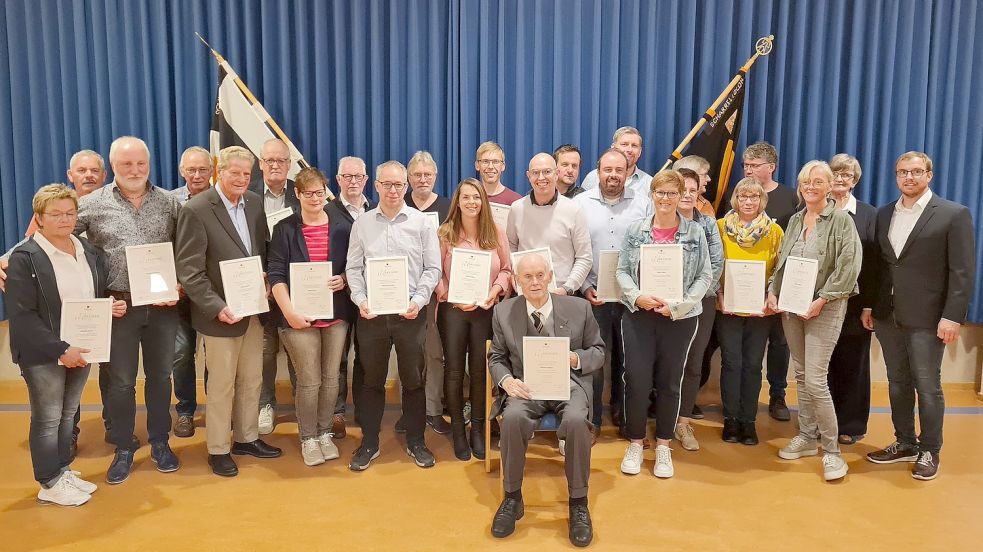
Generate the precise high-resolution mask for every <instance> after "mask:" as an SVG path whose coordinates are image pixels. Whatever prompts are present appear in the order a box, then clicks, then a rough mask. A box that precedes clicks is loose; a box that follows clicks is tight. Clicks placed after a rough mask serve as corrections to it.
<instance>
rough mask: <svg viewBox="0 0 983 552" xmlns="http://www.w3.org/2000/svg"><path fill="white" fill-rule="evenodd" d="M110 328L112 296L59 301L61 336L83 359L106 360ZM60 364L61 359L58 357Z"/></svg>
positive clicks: (111, 328)
mask: <svg viewBox="0 0 983 552" xmlns="http://www.w3.org/2000/svg"><path fill="white" fill-rule="evenodd" d="M112 330H113V300H112V299H109V298H106V299H65V300H64V301H62V302H61V336H60V337H61V340H62V341H64V342H66V343H68V344H69V345H71V346H72V347H80V348H82V349H89V352H88V353H82V358H84V359H85V360H86V361H87V362H109V343H110V337H111V336H112ZM58 364H60V365H61V361H60V360H59V361H58Z"/></svg>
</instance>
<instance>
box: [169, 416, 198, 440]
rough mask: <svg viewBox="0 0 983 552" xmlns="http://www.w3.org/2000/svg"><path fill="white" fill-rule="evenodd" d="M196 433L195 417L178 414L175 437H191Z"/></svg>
mask: <svg viewBox="0 0 983 552" xmlns="http://www.w3.org/2000/svg"><path fill="white" fill-rule="evenodd" d="M194 434H195V419H194V417H192V416H178V417H177V421H176V422H174V436H175V437H191V436H192V435H194Z"/></svg>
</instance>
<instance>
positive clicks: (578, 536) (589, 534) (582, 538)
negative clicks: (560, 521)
mask: <svg viewBox="0 0 983 552" xmlns="http://www.w3.org/2000/svg"><path fill="white" fill-rule="evenodd" d="M568 523H569V524H570V542H571V543H573V545H574V546H580V547H584V546H587V545H588V544H590V541H591V540H593V539H594V527H593V526H592V525H591V522H590V512H589V511H588V510H587V505H586V504H578V505H577V506H571V507H570V520H569V522H568Z"/></svg>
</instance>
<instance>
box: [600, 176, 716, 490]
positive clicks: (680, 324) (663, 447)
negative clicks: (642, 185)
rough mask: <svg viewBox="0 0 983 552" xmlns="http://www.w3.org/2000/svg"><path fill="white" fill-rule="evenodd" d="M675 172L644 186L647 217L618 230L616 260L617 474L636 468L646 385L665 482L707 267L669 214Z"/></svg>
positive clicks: (699, 238) (703, 250) (686, 226)
mask: <svg viewBox="0 0 983 552" xmlns="http://www.w3.org/2000/svg"><path fill="white" fill-rule="evenodd" d="M685 189H686V188H685V182H684V180H683V177H682V175H681V174H679V172H677V171H671V170H670V171H662V172H660V173H658V174H656V175H655V176H654V177H653V178H652V182H651V184H650V186H649V190H650V192H651V197H652V204H653V206H654V211H655V214H654V215H653V216H651V217H648V216H646V217H645V218H642V219H639V220H637V221H635V222H633V223H632V224H631V225H630V226H629V227H628V230H627V232H626V233H625V239H624V242H623V244H622V246H621V257H620V260H619V262H618V271H617V278H618V285H619V286H620V287H621V302H622V303H624V304H625V306H626V307H627V308H628V311H629V312H628V313H626V314H625V315H624V318H623V319H622V323H621V324H622V332H623V334H624V335H623V342H624V343H626V344H630V345H631V346H630V347H625V403H624V413H625V434H626V436H627V437H628V439H629V440H631V443H629V445H628V449H627V450H626V451H625V456H624V459H623V460H622V462H621V471H622V472H623V473H626V474H631V475H634V474H637V473H639V472H640V471H641V467H642V448H643V445H642V440H643V439H644V438H645V430H646V426H647V424H648V406H649V395H650V393H651V391H652V382H653V381H655V388H656V390H657V397H656V419H655V438H656V447H655V456H656V460H655V466H654V468H653V473H654V474H655V476H656V477H661V478H668V477H672V476H673V473H674V470H673V466H672V451H671V450H670V449H669V441H670V439H672V437H673V430H674V429H675V427H676V418H677V417H678V416H679V399H680V394H679V388H680V384H681V381H682V379H683V367H684V366H685V364H686V355H687V353H688V351H689V348H690V344H691V343H692V342H693V339H694V337H695V336H696V330H697V326H698V322H697V321H698V317H699V315H700V313H701V312H702V311H703V296H704V295H706V292H707V289H708V288H709V287H710V280H711V278H712V274H713V271H712V268H711V265H710V253H709V249H708V248H707V238H706V233H705V232H704V231H703V228H702V227H701V226H700V224H699V223H697V222H693V221H691V220H689V219H687V218H685V217H682V216H680V215H679V213H678V212H677V208H678V206H679V197H680V195H682V193H683V191H684V190H685Z"/></svg>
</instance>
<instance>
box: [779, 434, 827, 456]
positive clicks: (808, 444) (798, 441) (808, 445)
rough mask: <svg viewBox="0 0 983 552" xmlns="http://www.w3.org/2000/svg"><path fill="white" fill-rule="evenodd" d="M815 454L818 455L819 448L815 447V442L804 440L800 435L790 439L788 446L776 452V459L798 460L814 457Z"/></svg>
mask: <svg viewBox="0 0 983 552" xmlns="http://www.w3.org/2000/svg"><path fill="white" fill-rule="evenodd" d="M817 454H819V447H817V446H816V441H815V440H812V439H806V438H805V437H803V436H801V435H796V436H795V437H792V440H791V441H790V442H789V444H787V445H785V447H784V448H782V449H781V450H779V451H778V457H779V458H784V459H785V460H798V459H799V458H802V457H803V456H815V455H817Z"/></svg>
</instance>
